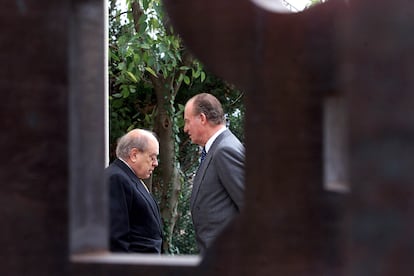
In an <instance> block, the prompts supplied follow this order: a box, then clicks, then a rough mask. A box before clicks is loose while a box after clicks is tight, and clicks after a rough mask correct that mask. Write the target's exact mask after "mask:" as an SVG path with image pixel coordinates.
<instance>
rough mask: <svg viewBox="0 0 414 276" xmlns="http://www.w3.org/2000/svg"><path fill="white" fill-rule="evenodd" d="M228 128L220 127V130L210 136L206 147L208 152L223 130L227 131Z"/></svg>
mask: <svg viewBox="0 0 414 276" xmlns="http://www.w3.org/2000/svg"><path fill="white" fill-rule="evenodd" d="M226 129H227V128H226V127H225V126H223V127H222V128H220V129H219V130H217V132H216V133H214V134H213V136H211V137H210V139H208V141H207V143H206V145H205V149H206V152H208V151H209V149H210V148H211V145H213V143H214V141H215V140H216V138H217V137H218V136H219V135H220V134H221V133H222V132H223V131H225V130H226Z"/></svg>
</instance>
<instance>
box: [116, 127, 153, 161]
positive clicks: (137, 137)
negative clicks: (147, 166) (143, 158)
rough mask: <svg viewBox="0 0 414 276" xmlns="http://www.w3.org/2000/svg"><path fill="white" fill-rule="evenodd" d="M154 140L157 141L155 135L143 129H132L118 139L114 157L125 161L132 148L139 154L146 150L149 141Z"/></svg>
mask: <svg viewBox="0 0 414 276" xmlns="http://www.w3.org/2000/svg"><path fill="white" fill-rule="evenodd" d="M151 137H152V138H154V139H155V140H157V137H156V135H155V133H153V132H152V131H149V130H144V129H138V128H136V129H133V130H131V131H129V132H128V133H126V134H125V135H123V136H122V137H121V138H119V139H118V144H117V146H116V157H118V158H122V159H124V160H125V159H127V158H128V157H129V152H130V151H131V149H133V148H137V149H138V150H139V151H141V152H145V151H147V149H148V143H149V139H151Z"/></svg>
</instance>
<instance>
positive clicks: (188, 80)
mask: <svg viewBox="0 0 414 276" xmlns="http://www.w3.org/2000/svg"><path fill="white" fill-rule="evenodd" d="M184 83H185V84H187V85H189V84H190V78H189V77H188V76H184Z"/></svg>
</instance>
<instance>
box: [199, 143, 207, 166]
mask: <svg viewBox="0 0 414 276" xmlns="http://www.w3.org/2000/svg"><path fill="white" fill-rule="evenodd" d="M206 155H207V151H206V148H205V147H203V150H202V151H201V157H200V165H201V163H203V160H204V158H206Z"/></svg>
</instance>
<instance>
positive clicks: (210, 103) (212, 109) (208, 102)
mask: <svg viewBox="0 0 414 276" xmlns="http://www.w3.org/2000/svg"><path fill="white" fill-rule="evenodd" d="M190 100H192V101H193V107H194V108H193V110H194V115H198V114H201V113H204V114H205V115H206V118H207V120H209V121H210V122H212V123H213V124H215V125H221V124H224V123H225V121H226V119H225V117H224V112H223V107H222V106H221V103H220V102H219V100H218V99H217V98H216V97H214V96H213V95H211V94H209V93H200V94H197V95H195V96H194V97H192V98H191V99H190Z"/></svg>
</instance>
